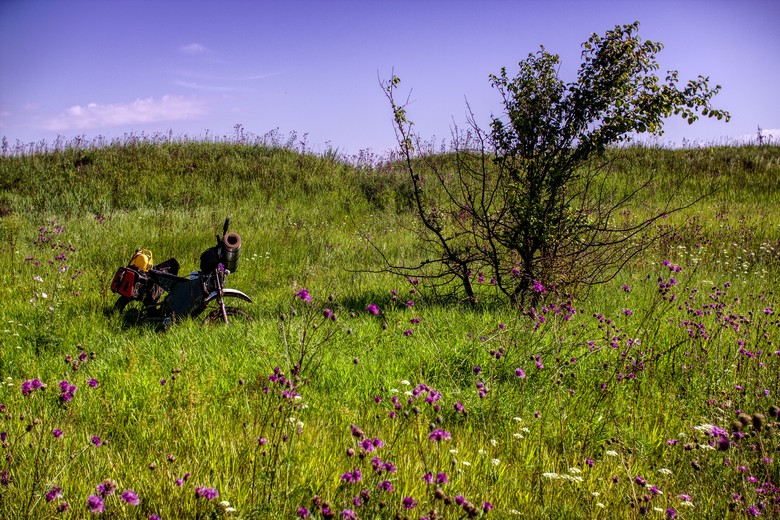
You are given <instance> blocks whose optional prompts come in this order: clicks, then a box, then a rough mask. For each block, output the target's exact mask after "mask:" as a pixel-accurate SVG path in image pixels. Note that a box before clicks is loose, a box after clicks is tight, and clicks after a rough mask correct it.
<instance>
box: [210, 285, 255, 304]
mask: <svg viewBox="0 0 780 520" xmlns="http://www.w3.org/2000/svg"><path fill="white" fill-rule="evenodd" d="M218 297H219V291H211V293H210V294H209V295H208V296H206V299H205V300H204V301H203V303H204V305H207V304H208V303H209V302H211V301H212V300H215V299H217V298H218ZM222 297H223V298H238V299H240V300H244V301H245V302H249V303H252V298H250V297H249V296H247V295H246V294H244V293H242V292H241V291H239V290H236V289H222Z"/></svg>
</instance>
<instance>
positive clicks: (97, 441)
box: [90, 435, 103, 448]
mask: <svg viewBox="0 0 780 520" xmlns="http://www.w3.org/2000/svg"><path fill="white" fill-rule="evenodd" d="M90 440H91V441H92V444H94V445H95V446H97V447H98V448H99V447H100V445H101V444H103V441H101V440H100V437H98V436H97V435H93V436H92V438H91V439H90Z"/></svg>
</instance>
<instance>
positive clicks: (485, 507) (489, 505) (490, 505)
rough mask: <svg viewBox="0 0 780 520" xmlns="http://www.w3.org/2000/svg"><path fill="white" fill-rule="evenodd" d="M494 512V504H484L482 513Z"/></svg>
mask: <svg viewBox="0 0 780 520" xmlns="http://www.w3.org/2000/svg"><path fill="white" fill-rule="evenodd" d="M492 510H493V504H491V503H490V502H482V511H484V512H485V513H487V512H488V511H492Z"/></svg>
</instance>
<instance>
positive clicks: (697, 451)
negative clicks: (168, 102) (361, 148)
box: [0, 139, 780, 518]
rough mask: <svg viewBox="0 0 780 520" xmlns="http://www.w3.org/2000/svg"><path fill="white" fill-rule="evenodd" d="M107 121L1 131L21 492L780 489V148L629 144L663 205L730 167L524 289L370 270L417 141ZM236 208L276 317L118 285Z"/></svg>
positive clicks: (634, 498)
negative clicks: (544, 290)
mask: <svg viewBox="0 0 780 520" xmlns="http://www.w3.org/2000/svg"><path fill="white" fill-rule="evenodd" d="M98 144H99V146H98V145H96V144H95V143H88V144H84V143H78V142H74V143H70V144H68V145H66V146H57V147H51V148H49V149H39V150H33V152H31V153H22V151H21V150H17V151H16V153H12V154H7V155H5V156H2V157H0V321H2V323H3V327H0V329H2V332H0V334H2V336H1V337H2V349H0V380H2V386H0V412H2V414H3V417H4V418H0V432H2V441H3V452H4V455H5V458H4V459H2V460H3V462H0V484H2V485H0V518H24V517H28V518H48V517H59V516H63V515H64V516H65V517H69V518H83V517H84V516H85V515H87V513H86V511H88V508H92V509H99V507H98V506H97V501H98V500H99V502H100V503H101V504H102V507H104V508H105V510H106V513H105V514H106V515H113V516H115V517H118V518H150V515H159V516H160V517H161V518H191V517H201V518H220V517H236V518H237V517H241V518H290V517H294V516H295V515H299V516H305V515H306V514H307V513H308V514H309V515H311V516H312V517H317V518H327V517H328V514H329V513H328V511H331V512H332V513H333V514H334V515H336V516H340V517H344V518H349V517H350V515H351V514H354V515H356V516H357V517H359V518H393V517H396V516H397V515H398V517H400V518H403V517H409V518H421V517H428V518H434V517H439V518H460V517H464V516H465V517H476V516H480V515H485V516H488V517H491V516H494V517H496V518H507V517H513V516H515V515H517V516H518V517H531V518H635V517H638V516H639V515H640V513H642V514H644V513H645V512H646V513H647V514H648V515H655V517H662V516H663V515H667V516H670V517H671V516H678V517H681V518H713V517H717V518H728V517H733V518H741V517H744V516H745V515H750V514H753V513H760V514H762V515H763V516H766V517H771V516H772V515H774V514H780V511H779V510H778V503H780V502H779V501H780V492H779V491H778V487H779V486H780V466H779V465H778V461H780V453H778V446H779V445H780V427H778V424H777V421H778V419H777V416H776V414H777V409H776V408H771V407H772V406H777V405H780V401H778V399H777V396H778V395H780V376H778V374H780V370H779V369H780V351H779V350H778V346H777V342H778V321H777V319H776V315H777V314H776V313H777V312H780V307H779V306H778V301H777V291H778V280H780V209H778V208H780V190H778V188H779V187H780V149H778V147H774V146H763V147H749V146H746V147H711V148H700V149H682V150H666V149H654V148H641V147H634V148H626V149H620V150H613V151H611V152H610V158H611V159H614V161H612V162H611V166H610V168H611V179H612V180H611V181H610V182H613V183H614V189H615V190H616V191H617V190H621V189H628V188H627V187H629V186H631V185H632V184H633V183H637V182H642V181H643V180H644V179H645V178H646V177H647V176H648V175H652V176H653V177H654V182H655V185H654V190H653V193H652V195H651V196H649V197H648V198H646V199H643V200H642V201H639V204H638V207H637V208H636V212H640V213H641V211H642V208H643V206H649V207H656V206H660V205H662V204H663V203H664V202H665V201H666V200H667V198H668V197H669V196H670V195H671V196H673V197H674V200H676V201H679V202H681V203H684V202H686V201H688V200H691V199H693V198H696V197H698V196H699V195H700V194H702V193H704V192H709V191H711V190H714V192H713V193H712V195H710V196H708V197H707V198H705V199H704V200H703V201H702V202H701V203H699V204H697V205H695V206H693V207H691V208H690V209H688V210H686V211H684V212H680V213H676V214H673V215H670V216H669V218H668V219H666V220H664V221H663V222H662V223H661V224H660V226H661V228H662V230H663V231H672V232H671V233H669V235H668V238H667V239H665V240H664V241H662V242H659V243H658V244H657V245H656V246H655V247H653V248H652V249H649V250H647V251H646V252H645V255H644V256H643V257H641V258H638V259H636V261H634V262H632V263H631V264H630V265H628V266H627V267H626V269H624V271H623V272H621V275H620V276H619V277H618V278H617V279H615V280H613V281H612V282H610V283H609V284H607V285H604V286H602V287H598V288H596V289H594V290H592V291H590V292H589V293H588V294H587V295H583V296H582V297H581V298H579V299H571V298H570V297H569V296H567V295H565V294H556V293H553V294H550V295H548V298H547V299H546V300H544V301H543V302H542V303H541V304H540V305H539V306H538V307H537V308H535V309H517V308H513V307H511V306H509V305H506V304H503V303H501V302H500V300H498V299H496V298H493V296H494V293H493V292H492V290H491V287H490V285H489V284H484V285H483V286H481V287H480V288H479V291H480V294H481V295H482V296H483V299H482V302H483V303H482V304H481V305H478V306H476V307H472V306H466V305H460V304H456V303H452V302H450V301H449V300H447V299H444V298H441V297H440V294H441V293H440V291H439V292H437V291H434V289H433V288H432V287H430V286H427V285H426V284H425V283H424V282H423V283H417V282H416V281H415V280H406V279H403V278H397V277H393V276H391V275H389V274H388V273H384V272H378V273H371V272H370V271H382V267H383V265H382V263H381V261H380V257H379V255H378V254H377V252H376V250H375V248H374V246H375V247H376V248H378V249H379V250H380V251H381V252H382V253H383V254H384V255H385V256H387V257H388V258H391V259H393V260H394V261H407V262H413V261H415V260H419V255H420V252H419V249H418V247H417V243H416V235H415V233H416V227H415V222H414V217H413V213H412V212H411V210H410V198H409V197H410V192H409V187H408V184H407V180H406V177H405V174H404V172H403V170H402V169H400V168H399V166H398V165H397V164H396V163H395V162H393V161H392V160H380V159H379V158H376V157H373V156H371V155H370V154H364V155H361V156H359V157H351V158H346V157H341V156H338V155H337V154H322V155H314V154H309V153H303V152H301V151H299V150H294V149H292V148H291V147H284V146H269V145H268V144H265V143H262V142H258V143H247V142H219V143H207V142H189V141H181V142H177V141H175V140H172V139H163V140H152V139H128V140H125V141H123V142H117V143H108V144H105V143H98ZM436 160H437V161H439V164H440V165H443V166H444V167H446V165H447V162H448V161H451V157H450V156H448V155H447V154H443V155H441V156H439V157H437V158H436ZM680 179H684V182H683V183H682V185H680V183H679V182H678V181H679V180H680ZM226 215H230V216H231V218H232V225H231V229H232V230H233V231H236V232H238V233H239V234H240V235H241V236H242V239H243V243H244V246H243V248H242V256H241V263H240V266H239V269H238V271H237V272H236V273H234V274H232V275H231V276H230V278H229V279H228V282H229V285H230V286H231V287H235V288H237V289H240V290H242V291H244V292H246V293H247V294H249V295H251V296H252V297H253V299H254V302H253V303H252V304H247V305H245V306H244V309H245V310H246V311H247V312H248V313H249V314H250V315H251V316H252V317H253V320H252V321H251V322H239V321H237V322H234V323H231V324H230V325H229V326H227V327H220V326H204V325H202V324H201V323H200V320H188V321H184V322H181V323H177V324H176V325H174V326H173V327H172V328H171V329H170V330H169V331H167V332H165V333H160V332H158V331H157V330H156V329H155V328H154V327H148V326H144V325H141V326H128V325H127V324H126V323H125V322H124V321H123V320H122V319H121V317H120V316H116V315H113V314H111V313H110V312H108V310H109V309H110V307H111V305H112V304H113V302H114V300H115V297H116V295H114V294H112V293H111V292H110V291H109V290H108V284H109V282H110V280H111V277H112V275H113V273H114V271H115V270H116V269H117V268H118V267H119V266H122V265H125V264H126V263H127V262H128V260H129V259H130V256H131V255H132V253H133V251H135V249H136V248H139V247H144V248H148V249H151V250H152V251H153V252H154V258H155V260H156V261H158V262H159V261H162V260H164V259H166V258H168V257H171V256H175V257H176V258H177V259H178V260H179V262H180V263H181V264H182V270H183V271H184V272H188V271H189V270H193V269H195V268H196V266H197V262H198V256H199V254H200V253H201V251H202V250H204V249H205V248H207V247H210V246H211V245H213V242H214V235H215V234H217V233H219V232H220V229H221V224H222V221H223V219H224V217H225V216H226ZM369 238H370V242H371V243H369V240H368V239H369ZM371 244H373V246H372V245H371ZM303 288H306V289H307V290H308V292H309V293H310V294H311V296H312V301H303V300H302V299H301V298H300V297H297V296H296V293H298V292H299V291H300V290H301V289H303ZM369 304H375V305H377V306H378V308H379V309H380V313H379V314H374V313H372V312H368V311H367V306H368V305H369ZM326 309H328V310H329V311H330V312H328V313H326V312H325V310H326ZM331 314H334V315H335V319H331V318H330V317H329V316H331ZM35 381H38V382H37V383H36V382H35ZM63 381H64V382H65V383H64V384H63ZM39 383H40V384H39ZM41 385H43V386H41ZM71 386H73V387H76V389H75V390H71V389H70V387H71ZM773 414H774V415H773ZM737 423H738V424H737ZM56 432H59V433H57V434H56V435H55V433H56ZM724 439H725V440H724ZM109 479H110V481H109ZM112 482H113V483H114V484H112ZM113 485H115V486H117V490H116V492H114V493H108V491H107V490H108V489H109V488H111V487H112V486H113ZM58 490H59V491H58ZM128 490H130V491H132V492H133V493H134V494H137V496H138V497H139V501H140V503H139V504H138V505H135V500H134V499H133V495H132V494H125V495H124V498H122V496H121V495H122V494H123V493H125V492H126V491H128ZM215 493H216V494H218V495H219V496H218V497H216V498H215V497H214V495H215ZM91 496H92V497H94V498H90V497H91ZM49 498H52V499H51V500H49ZM223 500H226V501H228V504H227V505H225V504H220V501H223ZM65 503H67V509H68V510H67V511H65V512H58V509H65V507H66V506H64V505H63V504H65ZM233 509H235V511H233ZM434 510H435V512H434ZM437 515H438V516H437ZM87 516H91V513H90V514H89V515H87Z"/></svg>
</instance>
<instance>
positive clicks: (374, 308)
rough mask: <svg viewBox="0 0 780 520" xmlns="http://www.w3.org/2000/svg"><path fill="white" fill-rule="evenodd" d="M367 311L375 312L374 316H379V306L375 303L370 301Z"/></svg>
mask: <svg viewBox="0 0 780 520" xmlns="http://www.w3.org/2000/svg"><path fill="white" fill-rule="evenodd" d="M366 311H368V313H369V314H373V315H374V316H377V315H378V314H379V312H380V311H379V306H377V304H375V303H369V304H368V305H366Z"/></svg>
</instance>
